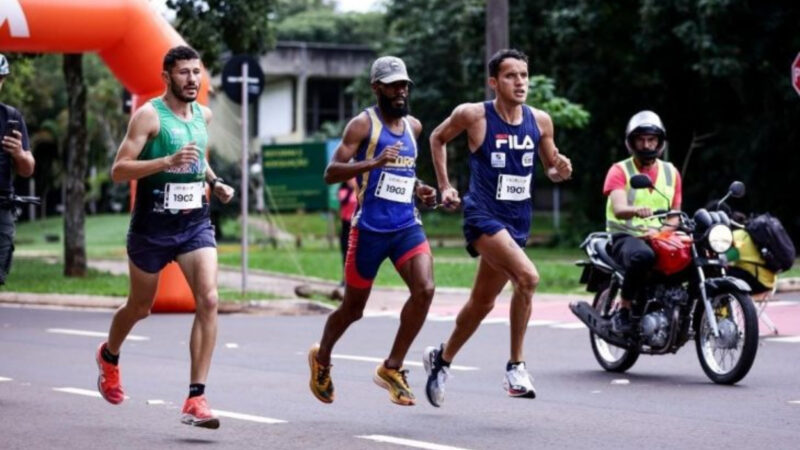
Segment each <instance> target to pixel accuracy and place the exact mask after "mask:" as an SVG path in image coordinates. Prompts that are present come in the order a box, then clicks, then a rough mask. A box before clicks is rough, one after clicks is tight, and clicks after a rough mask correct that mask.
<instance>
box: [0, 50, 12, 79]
mask: <svg viewBox="0 0 800 450" xmlns="http://www.w3.org/2000/svg"><path fill="white" fill-rule="evenodd" d="M9 73H11V69H9V67H8V58H6V56H5V55H4V54H2V53H0V77H4V76H6V75H8V74H9Z"/></svg>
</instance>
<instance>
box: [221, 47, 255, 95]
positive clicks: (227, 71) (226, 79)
mask: <svg viewBox="0 0 800 450" xmlns="http://www.w3.org/2000/svg"><path fill="white" fill-rule="evenodd" d="M244 63H247V99H248V100H249V101H250V102H251V103H252V102H255V101H257V100H258V96H259V95H261V91H263V90H264V72H262V71H261V66H259V65H258V60H256V59H255V58H253V57H252V56H250V55H236V56H234V57H233V58H231V59H229V60H228V62H226V63H225V67H223V68H222V90H223V91H225V94H227V95H228V98H230V99H231V100H233V101H234V102H236V103H242V81H243V80H242V64H244Z"/></svg>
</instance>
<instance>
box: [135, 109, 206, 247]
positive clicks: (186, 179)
mask: <svg viewBox="0 0 800 450" xmlns="http://www.w3.org/2000/svg"><path fill="white" fill-rule="evenodd" d="M150 104H151V105H153V108H155V110H156V113H157V114H158V122H159V131H158V134H157V135H156V136H155V137H154V138H152V139H150V140H148V141H147V143H146V144H145V146H144V149H142V152H141V153H140V154H139V158H138V159H139V160H140V161H145V160H152V159H158V158H163V157H165V156H169V155H172V154H174V153H176V152H177V151H178V150H179V149H180V148H181V147H183V146H184V145H186V144H188V143H189V142H192V141H194V142H195V145H197V147H198V148H199V149H200V157H199V159H198V160H197V162H196V163H194V164H192V165H189V166H183V167H173V168H170V169H168V170H166V171H162V172H158V173H155V174H152V175H148V176H146V177H143V178H140V179H139V180H138V182H137V186H136V203H135V206H134V214H133V219H132V221H131V229H132V230H134V231H138V232H146V233H153V232H155V233H156V234H161V233H159V231H166V232H170V231H175V229H176V228H184V226H185V225H192V224H194V223H196V222H197V221H198V220H202V219H203V218H204V217H205V218H207V217H208V205H207V202H206V201H205V200H204V201H203V207H202V208H200V209H197V210H191V211H178V210H169V209H166V210H165V209H164V188H165V185H166V184H167V183H192V182H198V181H204V180H205V174H206V160H205V156H206V155H205V149H206V146H207V145H208V131H207V129H206V121H205V118H204V117H203V111H202V109H201V108H200V105H199V104H197V102H192V118H191V119H188V120H185V119H182V118H180V117H178V116H176V115H175V113H173V112H172V110H171V109H169V106H167V105H166V104H165V103H164V100H162V99H161V98H160V97H159V98H156V99H153V100H151V101H150Z"/></svg>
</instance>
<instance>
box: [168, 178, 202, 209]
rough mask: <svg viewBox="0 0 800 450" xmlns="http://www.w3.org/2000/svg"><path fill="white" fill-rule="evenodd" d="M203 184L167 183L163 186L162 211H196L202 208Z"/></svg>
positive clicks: (199, 182) (200, 182)
mask: <svg viewBox="0 0 800 450" xmlns="http://www.w3.org/2000/svg"><path fill="white" fill-rule="evenodd" d="M203 195H205V189H203V182H202V181H198V182H196V183H167V184H166V185H165V186H164V209H197V208H200V207H202V206H203Z"/></svg>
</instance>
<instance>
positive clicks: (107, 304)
mask: <svg viewBox="0 0 800 450" xmlns="http://www.w3.org/2000/svg"><path fill="white" fill-rule="evenodd" d="M125 300H126V297H114V296H102V295H84V294H45V293H34V292H0V303H5V304H13V305H32V306H57V307H64V308H96V309H116V308H119V307H120V306H121V305H122V304H124V303H125ZM333 309H334V308H333V307H332V306H330V305H326V304H324V303H321V302H316V301H312V300H300V299H285V300H251V301H248V302H224V301H223V302H220V304H219V312H220V314H234V313H244V314H259V315H270V316H306V315H320V314H328V313H330V312H331V311H332V310H333Z"/></svg>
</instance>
